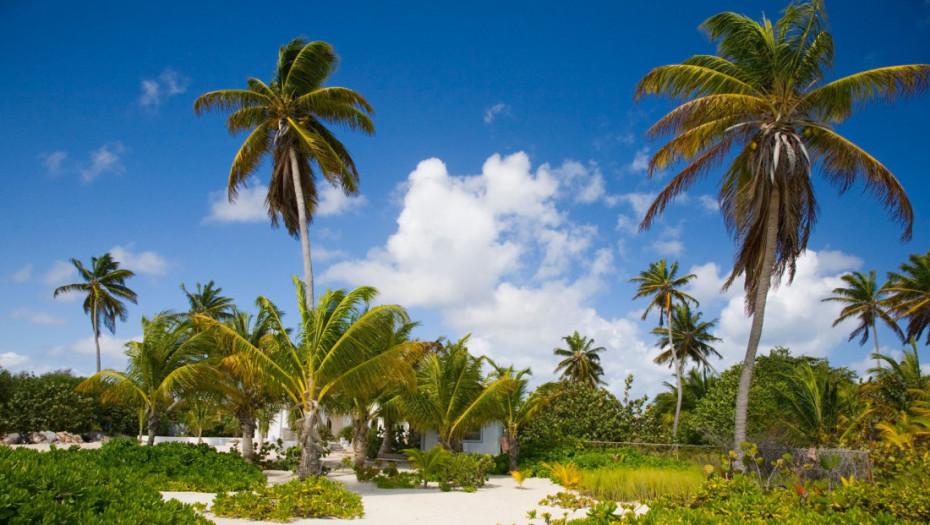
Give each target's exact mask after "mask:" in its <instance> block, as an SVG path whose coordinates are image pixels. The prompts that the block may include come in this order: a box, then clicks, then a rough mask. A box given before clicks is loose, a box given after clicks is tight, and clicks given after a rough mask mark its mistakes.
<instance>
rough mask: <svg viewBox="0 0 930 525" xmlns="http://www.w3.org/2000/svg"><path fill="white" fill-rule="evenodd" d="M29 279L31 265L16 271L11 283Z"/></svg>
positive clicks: (30, 276)
mask: <svg viewBox="0 0 930 525" xmlns="http://www.w3.org/2000/svg"><path fill="white" fill-rule="evenodd" d="M30 278H32V265H31V264H27V265H26V266H23V267H22V268H20V269H19V270H16V273H14V274H13V276H12V279H13V282H16V283H23V282H26V281H28V280H29V279H30Z"/></svg>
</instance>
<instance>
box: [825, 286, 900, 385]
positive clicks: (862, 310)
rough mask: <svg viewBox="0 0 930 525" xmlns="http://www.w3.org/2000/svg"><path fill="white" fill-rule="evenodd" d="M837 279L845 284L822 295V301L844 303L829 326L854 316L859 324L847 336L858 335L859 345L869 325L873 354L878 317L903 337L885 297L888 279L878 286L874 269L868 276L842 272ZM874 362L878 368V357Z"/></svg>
mask: <svg viewBox="0 0 930 525" xmlns="http://www.w3.org/2000/svg"><path fill="white" fill-rule="evenodd" d="M841 279H843V282H845V283H846V285H847V286H845V287H840V288H834V289H833V295H832V296H831V297H827V298H825V299H822V301H824V302H826V301H836V302H839V303H842V304H844V305H845V306H843V309H842V310H841V311H840V316H839V317H837V318H836V321H833V326H836V325H838V324H840V323H842V322H843V321H845V320H846V319H849V318H851V317H853V316H855V317H856V318H857V319H858V320H859V325H858V326H857V327H856V329H855V330H853V331H852V333H851V334H849V340H850V341H852V340H853V339H854V338H855V337H856V336H861V338H860V339H859V345H860V346H862V345H864V344H865V343H866V341H868V340H869V329H871V330H872V339H873V340H874V341H875V353H876V354H879V353H881V352H880V351H879V346H878V331H877V329H876V324H877V321H878V320H879V319H881V320H882V322H884V323H885V325H887V326H888V328H891V330H892V331H893V332H894V333H896V334H898V337H900V338H902V339H903V338H904V333H903V332H901V328H899V327H898V323H896V322H895V320H894V317H892V316H891V313H890V312H889V310H890V308H889V307H888V306H889V301H888V297H887V296H888V295H889V293H890V290H889V286H888V285H889V283H885V284H883V285H881V286H878V284H877V283H876V282H875V270H872V271H870V272H869V275H868V277H866V276H865V275H864V274H862V273H860V272H853V273H848V274H846V275H844V276H843V277H841ZM875 363H876V365H877V366H878V367H879V368H881V360H876V361H875Z"/></svg>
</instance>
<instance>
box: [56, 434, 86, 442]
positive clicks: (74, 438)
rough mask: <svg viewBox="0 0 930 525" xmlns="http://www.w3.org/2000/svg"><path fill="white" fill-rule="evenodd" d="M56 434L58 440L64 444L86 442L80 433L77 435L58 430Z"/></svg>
mask: <svg viewBox="0 0 930 525" xmlns="http://www.w3.org/2000/svg"><path fill="white" fill-rule="evenodd" d="M55 436H56V437H57V438H58V441H59V442H60V443H64V444H67V445H73V444H76V443H83V442H84V439H83V438H81V436H79V435H77V434H72V433H70V432H56V433H55Z"/></svg>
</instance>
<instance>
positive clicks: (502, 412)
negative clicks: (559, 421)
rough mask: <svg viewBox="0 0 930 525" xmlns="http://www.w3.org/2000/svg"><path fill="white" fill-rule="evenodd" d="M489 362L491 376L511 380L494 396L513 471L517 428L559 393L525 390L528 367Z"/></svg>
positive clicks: (515, 468)
mask: <svg viewBox="0 0 930 525" xmlns="http://www.w3.org/2000/svg"><path fill="white" fill-rule="evenodd" d="M489 361H490V360H489ZM490 362H491V366H493V367H494V371H493V372H492V377H493V378H495V379H510V380H511V382H510V385H509V387H507V388H505V391H504V392H503V393H502V395H501V396H500V397H499V398H498V406H497V412H498V414H497V420H498V421H499V422H500V423H501V424H502V425H503V426H504V436H503V442H504V443H506V444H507V457H508V462H509V468H510V470H511V471H514V470H517V457H518V456H519V454H520V429H521V428H523V427H524V426H525V425H527V424H529V423H530V421H532V420H533V418H534V417H535V416H536V413H537V412H539V411H540V410H541V409H543V408H545V406H546V405H548V404H549V403H551V402H552V400H553V399H555V398H556V397H557V396H559V395H560V394H546V393H544V392H542V391H540V390H538V389H537V390H534V391H533V392H532V393H528V390H529V388H528V384H529V380H528V379H526V376H530V375H532V372H530V369H529V368H524V369H523V370H519V371H516V370H514V368H513V365H511V366H508V367H506V368H505V367H502V366H499V365H497V364H496V363H494V362H493V361H490Z"/></svg>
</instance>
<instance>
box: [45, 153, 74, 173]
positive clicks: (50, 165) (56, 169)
mask: <svg viewBox="0 0 930 525" xmlns="http://www.w3.org/2000/svg"><path fill="white" fill-rule="evenodd" d="M67 157H68V154H67V153H66V152H64V151H53V152H51V153H42V154H41V155H39V158H40V159H41V160H42V165H43V166H45V169H46V170H47V171H48V174H49V175H52V176H57V175H61V171H62V164H63V163H64V161H65V159H66V158H67Z"/></svg>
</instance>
